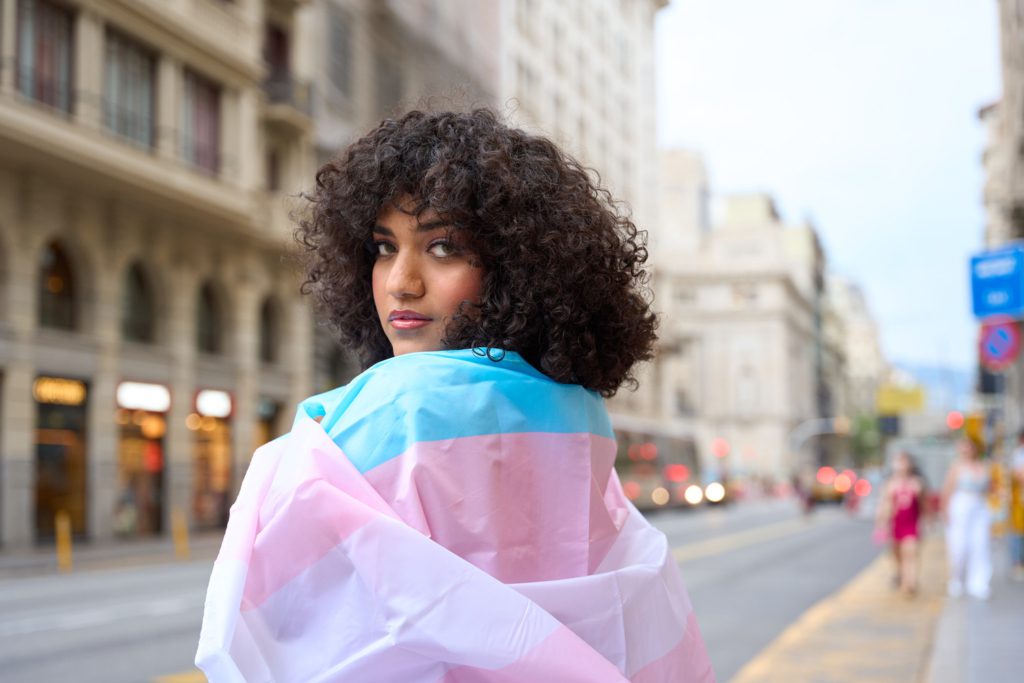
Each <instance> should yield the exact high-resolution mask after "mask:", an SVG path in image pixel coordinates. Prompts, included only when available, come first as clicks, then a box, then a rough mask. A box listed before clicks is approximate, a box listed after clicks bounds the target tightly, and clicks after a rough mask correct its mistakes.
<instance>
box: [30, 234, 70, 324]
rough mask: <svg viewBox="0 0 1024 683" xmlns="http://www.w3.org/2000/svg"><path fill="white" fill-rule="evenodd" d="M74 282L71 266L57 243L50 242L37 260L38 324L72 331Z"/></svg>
mask: <svg viewBox="0 0 1024 683" xmlns="http://www.w3.org/2000/svg"><path fill="white" fill-rule="evenodd" d="M76 297H77V292H76V291H75V279H74V275H73V273H72V271H71V262H70V261H68V257H67V254H65V253H64V249H63V248H62V247H61V246H60V244H59V243H58V242H50V243H49V244H48V245H46V248H45V249H43V253H42V256H41V257H40V259H39V323H40V325H42V326H43V327H54V328H57V329H61V330H73V329H75V326H76V324H77V322H78V321H77V319H76V315H75V313H76V311H75V308H76V304H77V301H76Z"/></svg>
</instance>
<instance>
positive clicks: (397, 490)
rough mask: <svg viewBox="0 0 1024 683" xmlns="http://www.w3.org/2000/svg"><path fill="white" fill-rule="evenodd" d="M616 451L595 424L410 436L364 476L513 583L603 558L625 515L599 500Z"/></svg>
mask: <svg viewBox="0 0 1024 683" xmlns="http://www.w3.org/2000/svg"><path fill="white" fill-rule="evenodd" d="M614 460H615V442H614V441H613V440H612V439H609V438H606V437H602V436H595V435H593V434H588V433H576V434H553V433H537V432H535V433H513V434H488V435H483V436H471V437H461V438H457V439H445V440H441V441H427V442H420V443H416V444H414V445H413V446H411V447H410V448H409V449H408V450H407V451H406V452H405V453H403V454H402V455H401V456H399V457H397V458H394V459H392V460H389V461H388V462H386V463H383V464H381V465H379V466H377V467H375V468H374V469H372V470H370V471H369V472H366V473H365V475H364V476H365V477H366V479H367V480H368V481H369V482H370V483H371V484H372V485H373V487H374V488H375V489H376V490H377V491H378V492H379V493H380V495H381V496H382V497H383V498H384V500H386V501H388V503H389V504H390V505H391V507H392V509H393V510H394V511H395V512H396V513H397V514H398V515H399V516H400V517H401V519H402V520H403V521H404V522H405V523H406V524H408V525H410V526H412V527H413V528H415V529H418V530H419V531H421V532H422V533H424V534H426V535H427V536H429V537H430V538H432V539H434V540H435V541H436V542H438V543H440V544H441V545H442V546H444V547H445V548H447V549H449V550H450V551H452V552H453V553H455V554H456V555H458V556H459V557H461V558H463V559H465V560H466V561H468V562H470V563H472V564H473V565H475V566H476V567H478V568H480V569H483V570H484V571H486V572H487V573H488V574H490V575H491V576H494V577H495V578H497V579H498V580H500V581H504V582H507V583H520V582H530V581H546V580H553V579H562V578H571V577H576V576H585V575H587V574H588V573H590V572H591V571H592V570H593V568H595V567H596V566H597V565H598V564H599V563H600V561H601V559H602V558H603V557H604V554H605V553H606V552H607V551H608V548H609V547H610V546H611V545H612V543H613V542H614V540H615V538H616V536H617V534H618V530H619V528H620V527H621V525H622V521H623V520H624V519H625V515H623V514H621V510H619V509H618V508H617V507H613V509H611V510H609V508H608V504H611V505H613V506H616V505H619V503H618V502H617V498H616V496H615V495H614V492H612V494H611V495H608V501H607V503H606V500H605V498H606V494H608V493H609V489H611V488H616V487H618V480H617V479H614V478H613V477H612V476H611V470H612V465H613V463H614ZM621 505H625V504H624V503H622V504H621ZM623 509H626V508H623Z"/></svg>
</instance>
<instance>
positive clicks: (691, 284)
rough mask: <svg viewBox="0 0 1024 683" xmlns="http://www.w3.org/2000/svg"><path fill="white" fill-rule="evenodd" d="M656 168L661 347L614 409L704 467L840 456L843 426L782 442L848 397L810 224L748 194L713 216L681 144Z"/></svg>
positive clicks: (776, 475) (776, 464) (730, 469)
mask: <svg viewBox="0 0 1024 683" xmlns="http://www.w3.org/2000/svg"><path fill="white" fill-rule="evenodd" d="M660 180H661V185H660V196H661V205H660V215H661V217H662V220H661V221H660V223H659V226H658V231H657V233H656V234H655V235H654V237H653V240H652V241H653V242H654V243H655V244H657V245H659V246H658V248H657V250H656V251H655V253H654V258H653V270H654V289H655V308H656V309H657V310H658V312H659V313H660V314H661V327H660V329H659V336H660V340H659V345H660V346H659V353H658V356H657V358H656V359H655V360H654V362H652V363H651V364H649V366H648V367H647V368H645V372H644V376H643V377H642V378H641V385H642V387H646V389H641V391H638V392H636V393H635V394H630V393H622V394H621V395H619V396H616V398H615V399H614V400H613V402H612V406H613V408H614V409H615V410H616V412H618V413H621V414H624V415H628V416H630V419H629V420H621V422H623V424H625V423H627V422H628V423H631V424H632V423H636V419H635V418H637V417H638V416H644V417H645V418H646V419H647V421H648V423H658V425H660V428H661V429H665V430H668V431H670V432H671V433H672V434H675V435H688V436H689V438H692V439H693V441H694V443H695V444H696V447H697V451H698V453H699V454H700V458H701V461H702V462H701V465H702V468H703V469H704V471H705V478H708V477H711V476H714V475H715V474H731V475H742V474H746V475H757V476H763V477H767V478H770V479H774V480H780V479H786V478H788V477H789V476H790V475H791V474H792V473H793V472H794V471H795V470H797V469H798V468H800V467H802V466H804V465H806V464H809V463H812V462H815V461H819V460H841V459H842V458H843V457H844V444H843V440H842V439H841V438H836V437H835V436H824V437H819V438H817V439H815V440H813V441H811V442H808V443H804V444H794V443H793V442H792V435H793V433H794V431H795V430H796V429H797V427H799V426H800V425H801V424H802V423H804V422H807V421H808V420H814V419H818V418H827V417H837V416H841V415H847V414H848V412H849V411H850V410H851V409H852V400H853V395H852V390H851V374H850V373H851V368H850V364H849V361H850V359H849V351H848V346H847V343H846V342H847V339H848V335H849V333H850V329H851V328H850V326H851V324H852V323H851V321H850V320H849V319H848V317H847V309H848V307H846V306H844V305H843V302H842V301H838V300H837V301H833V300H832V298H831V296H830V289H829V287H828V268H827V261H826V257H825V253H824V250H823V249H822V246H821V243H820V241H819V239H818V235H817V230H816V229H815V228H814V226H813V225H811V224H809V223H806V222H805V223H803V224H800V225H786V224H784V222H783V221H782V220H781V218H780V217H779V214H778V212H777V211H776V209H775V205H774V202H773V200H772V199H771V197H769V196H767V195H759V194H753V195H737V196H732V197H726V198H724V200H723V201H722V203H721V204H722V206H721V207H720V208H721V209H722V211H721V216H720V217H717V218H715V219H712V217H711V209H710V204H711V199H710V192H709V188H708V180H707V171H706V169H705V168H704V165H703V162H702V161H701V159H700V157H699V156H697V155H695V154H693V153H691V152H688V151H685V150H668V151H663V152H662V153H661V177H660ZM650 428H651V429H654V427H653V426H651V427H650Z"/></svg>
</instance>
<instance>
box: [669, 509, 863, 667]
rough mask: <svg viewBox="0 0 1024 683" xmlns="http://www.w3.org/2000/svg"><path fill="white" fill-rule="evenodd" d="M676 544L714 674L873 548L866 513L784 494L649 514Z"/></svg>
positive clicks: (851, 572) (747, 656) (753, 648)
mask: <svg viewBox="0 0 1024 683" xmlns="http://www.w3.org/2000/svg"><path fill="white" fill-rule="evenodd" d="M652 521H653V522H654V523H655V525H656V526H658V527H659V528H661V530H662V531H664V532H665V534H666V535H667V536H668V538H669V542H670V544H671V545H672V546H674V547H675V548H676V556H677V558H679V559H680V560H681V561H680V567H681V569H682V573H683V579H684V581H685V582H686V586H687V589H688V590H689V592H690V599H691V600H692V601H693V605H694V610H695V611H696V613H697V617H698V621H699V623H700V627H701V632H702V633H703V635H704V642H705V644H706V645H707V648H708V652H709V654H710V656H711V662H712V664H713V665H714V668H715V673H716V675H717V677H718V680H719V681H720V683H726V682H727V681H728V680H729V679H730V678H732V677H733V676H734V675H735V674H736V672H737V671H739V669H740V668H741V667H742V666H743V665H744V664H746V663H747V662H748V661H750V660H751V659H753V658H754V657H755V656H756V655H757V654H758V653H759V652H760V651H761V650H762V649H764V648H765V647H766V646H767V645H768V644H769V643H771V642H772V641H773V640H774V639H775V638H776V637H777V636H778V635H779V634H780V633H781V632H782V631H783V630H784V629H785V628H786V627H787V626H789V625H790V624H792V623H793V622H795V621H796V620H797V618H798V617H799V616H800V615H801V614H802V613H803V612H805V611H806V610H808V609H810V608H811V607H812V606H813V605H815V604H816V603H817V602H818V601H820V600H821V599H823V598H825V597H826V596H828V595H830V594H831V593H833V592H835V591H836V590H838V589H839V588H840V587H842V586H843V585H844V584H845V583H846V582H847V581H849V580H850V579H852V578H853V577H854V576H856V575H857V574H858V573H859V572H860V571H861V570H862V569H863V568H864V567H866V566H867V565H868V564H869V563H870V562H871V561H872V560H873V559H874V558H875V557H877V556H878V552H879V551H878V548H877V547H875V546H874V545H873V544H872V543H871V539H870V535H871V524H870V522H868V521H866V520H864V519H862V518H858V517H851V516H850V515H849V514H847V513H846V512H845V511H843V510H841V509H838V508H835V507H832V506H828V507H820V508H818V509H817V510H816V511H815V512H814V513H813V514H811V515H810V516H807V517H804V516H803V515H802V514H800V513H799V512H798V511H797V509H796V504H795V503H792V502H790V501H773V502H768V503H752V504H747V505H742V506H741V505H737V506H734V507H727V508H715V509H710V510H703V511H701V512H699V513H697V514H689V515H687V514H679V513H675V514H663V515H655V516H653V517H652Z"/></svg>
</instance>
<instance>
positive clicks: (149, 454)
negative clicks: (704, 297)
mask: <svg viewBox="0 0 1024 683" xmlns="http://www.w3.org/2000/svg"><path fill="white" fill-rule="evenodd" d="M664 4H666V3H665V0H643V1H641V2H618V1H615V0H575V1H571V2H556V1H555V0H488V1H486V2H478V1H476V0H446V1H443V2H435V1H431V0H388V1H386V2H385V1H378V0H0V547H4V548H16V547H21V546H24V545H26V544H30V543H33V542H44V543H45V542H49V541H50V540H52V537H53V529H54V520H55V518H56V515H57V514H58V513H59V512H66V513H67V514H68V515H69V517H70V519H71V522H72V526H73V529H74V531H75V533H76V534H77V535H78V536H79V537H81V538H84V539H91V540H106V539H111V538H117V537H135V536H144V535H159V534H167V533H168V532H169V529H170V526H171V521H172V518H175V519H177V518H180V517H181V516H183V518H184V519H186V520H187V522H188V524H189V525H190V526H191V527H193V528H216V527H218V526H220V525H221V524H223V522H224V518H225V515H226V509H227V504H228V502H229V501H230V500H232V499H233V497H234V494H235V491H236V489H237V486H238V484H239V483H240V481H241V477H242V475H243V474H244V471H245V468H246V466H247V464H248V459H249V457H250V455H251V453H252V450H253V448H254V447H255V446H256V445H258V444H260V443H263V442H265V441H266V440H268V439H270V438H273V437H274V436H276V435H277V434H280V433H282V432H284V431H285V430H287V428H288V427H289V425H290V420H291V416H292V414H293V411H294V406H295V403H296V402H297V401H299V400H301V399H302V398H304V397H305V396H308V395H309V394H311V393H314V392H317V391H321V390H325V389H327V388H330V387H332V386H337V385H338V384H341V383H343V382H344V381H346V380H347V378H349V377H350V376H351V375H352V374H353V373H354V372H356V370H357V368H356V367H355V365H354V364H353V362H352V361H351V359H350V358H348V357H347V356H346V355H345V354H344V353H342V352H341V350H340V349H339V348H338V347H337V345H336V343H335V342H334V335H333V333H332V331H331V330H329V329H328V328H326V327H324V326H323V325H320V324H318V323H317V320H316V314H315V313H314V312H313V311H312V310H311V309H310V306H309V302H308V301H306V300H304V299H303V298H302V297H300V295H299V294H298V286H299V284H300V281H301V275H300V274H299V273H298V269H297V268H296V267H295V265H294V261H293V259H292V258H291V256H292V240H291V233H292V230H293V223H292V221H291V219H290V212H291V211H292V210H293V209H295V208H298V207H300V206H301V199H297V198H296V195H298V194H299V193H300V192H301V191H302V190H303V189H306V188H308V187H309V186H310V185H311V183H312V182H313V176H314V172H315V169H316V168H317V166H318V164H320V163H322V162H323V161H325V160H327V159H329V158H330V157H332V156H333V155H335V154H336V153H337V152H338V151H339V149H341V148H342V147H344V145H346V144H347V143H349V142H351V141H352V140H353V139H354V138H355V137H357V136H358V135H360V134H361V133H363V132H365V131H366V130H367V129H369V128H370V127H372V126H373V125H375V124H376V123H377V122H378V121H379V120H380V119H381V118H383V117H385V116H388V115H394V114H396V113H400V112H401V111H402V110H404V109H406V108H408V107H410V106H420V107H426V108H451V107H456V108H465V107H468V106H472V105H474V104H484V105H490V106H494V107H496V108H497V109H499V110H500V111H505V112H506V113H507V114H508V115H509V116H510V118H511V119H512V120H513V122H516V123H517V124H521V125H525V126H528V127H531V128H533V129H536V130H539V131H541V132H545V133H548V134H551V135H552V136H553V137H555V138H556V139H558V140H559V141H560V142H561V143H562V144H564V145H566V146H567V147H568V148H569V149H570V150H571V151H572V152H574V153H576V154H578V155H579V156H580V157H581V158H582V159H583V160H584V161H585V162H586V163H587V164H589V165H591V166H593V167H594V168H595V169H596V170H597V171H598V172H599V173H600V174H601V176H602V179H603V181H604V182H605V184H608V185H610V186H611V188H612V190H613V192H614V193H615V195H616V196H617V197H618V198H620V199H627V200H630V201H631V202H632V204H633V208H634V210H635V213H636V216H637V220H638V223H640V224H641V227H648V226H649V225H650V224H651V222H652V221H653V216H654V215H655V211H654V208H653V206H652V200H651V196H652V195H651V194H650V192H651V188H653V186H654V180H653V179H654V178H655V177H656V168H654V166H653V164H654V163H655V159H656V155H655V152H654V121H653V111H654V107H653V88H654V85H653V83H654V78H653V18H654V14H655V12H656V11H657V10H658V9H659V8H660V7H661V6H663V5H664Z"/></svg>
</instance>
